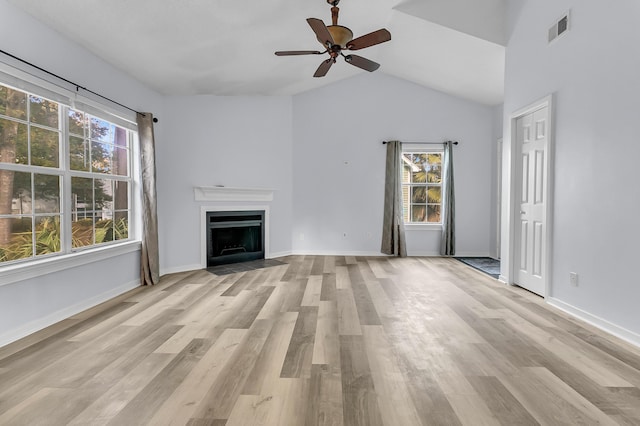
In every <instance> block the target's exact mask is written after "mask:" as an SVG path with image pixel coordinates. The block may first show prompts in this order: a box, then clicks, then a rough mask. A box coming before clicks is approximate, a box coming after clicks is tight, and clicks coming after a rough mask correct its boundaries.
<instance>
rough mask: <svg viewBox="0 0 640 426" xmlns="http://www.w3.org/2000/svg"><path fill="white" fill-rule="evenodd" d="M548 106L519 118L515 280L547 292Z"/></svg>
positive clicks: (517, 125)
mask: <svg viewBox="0 0 640 426" xmlns="http://www.w3.org/2000/svg"><path fill="white" fill-rule="evenodd" d="M547 110H548V107H544V108H541V109H539V110H537V111H534V112H532V113H528V114H526V115H523V116H521V117H519V118H517V119H516V143H517V144H518V152H519V153H520V161H519V163H518V164H517V166H518V173H517V180H516V182H517V183H516V184H517V185H518V187H517V192H518V193H517V197H518V198H517V200H519V201H520V203H519V206H520V210H519V212H517V215H516V230H515V231H516V232H515V234H516V235H515V257H514V267H515V282H516V284H518V285H519V286H521V287H524V288H526V289H527V290H529V291H532V292H534V293H536V294H539V295H541V296H545V281H546V278H547V277H546V276H544V275H545V271H546V268H545V264H544V263H545V262H546V250H547V241H546V234H547V233H546V226H547V223H545V222H546V221H545V217H546V214H545V211H546V205H547V202H548V200H547V192H548V190H547V186H548V185H547V179H548V176H547V170H548V168H547V164H546V162H547V161H548V155H547V150H548V147H549V135H548V133H549V123H548V111H547Z"/></svg>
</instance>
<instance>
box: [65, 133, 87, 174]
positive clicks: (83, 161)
mask: <svg viewBox="0 0 640 426" xmlns="http://www.w3.org/2000/svg"><path fill="white" fill-rule="evenodd" d="M69 157H70V160H71V161H70V162H71V170H82V171H85V172H88V171H89V141H87V140H86V139H83V138H79V137H76V136H70V137H69Z"/></svg>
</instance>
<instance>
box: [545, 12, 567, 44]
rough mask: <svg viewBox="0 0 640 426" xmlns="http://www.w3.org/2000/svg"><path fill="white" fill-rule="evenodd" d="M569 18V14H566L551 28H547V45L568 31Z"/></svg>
mask: <svg viewBox="0 0 640 426" xmlns="http://www.w3.org/2000/svg"><path fill="white" fill-rule="evenodd" d="M569 18H570V14H569V12H567V13H566V14H565V15H564V16H563V17H562V18H560V19H558V21H557V22H556V23H555V24H553V26H551V28H549V43H551V42H552V41H553V40H555V39H556V38H558V37H560V36H561V35H562V34H564V33H566V32H567V31H569Z"/></svg>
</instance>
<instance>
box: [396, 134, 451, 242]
mask: <svg viewBox="0 0 640 426" xmlns="http://www.w3.org/2000/svg"><path fill="white" fill-rule="evenodd" d="M401 154H402V155H404V154H440V158H441V161H442V160H443V159H444V147H443V146H439V145H425V144H411V143H405V144H402V153H401ZM400 161H401V164H404V160H403V159H402V158H401V159H400ZM443 168H444V165H443ZM443 171H444V170H443ZM400 173H402V169H401V172H400ZM400 184H401V187H402V188H403V189H404V187H405V186H408V187H409V188H411V186H415V184H411V183H409V184H406V183H404V182H403V180H402V175H400ZM420 186H425V187H427V186H439V187H440V188H441V191H442V189H443V187H444V174H442V176H441V180H440V183H439V184H433V183H432V184H429V183H428V182H425V183H424V185H422V184H421V185H420ZM442 194H443V196H444V193H442ZM409 196H410V193H409ZM432 204H433V203H432ZM427 205H428V203H427ZM407 208H411V202H409V206H408V207H407ZM402 209H403V214H402V220H403V223H404V227H405V230H442V201H441V202H440V212H441V217H440V222H406V221H404V209H405V204H404V197H403V199H402ZM410 215H411V212H409V218H410V217H411V216H410Z"/></svg>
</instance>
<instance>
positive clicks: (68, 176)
mask: <svg viewBox="0 0 640 426" xmlns="http://www.w3.org/2000/svg"><path fill="white" fill-rule="evenodd" d="M131 138H132V132H131V131H130V130H128V129H125V128H123V127H120V126H118V125H116V124H113V123H111V122H109V121H106V120H104V119H101V118H98V117H96V116H93V115H90V114H88V113H86V112H83V111H80V110H76V109H72V108H70V107H68V106H66V105H63V104H61V103H58V102H55V101H51V100H48V99H45V98H43V97H40V96H38V95H37V94H33V93H27V92H25V91H22V90H18V89H15V88H11V87H9V86H5V85H1V84H0V265H2V264H7V263H9V262H14V261H24V260H26V259H31V258H34V257H41V256H45V255H52V254H60V253H69V252H71V251H74V250H77V249H80V248H84V247H91V246H97V245H103V244H108V243H111V242H114V241H119V240H126V239H128V238H129V222H130V217H131V200H130V194H131V174H130V170H131V167H130V162H131V152H130V145H131Z"/></svg>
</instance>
